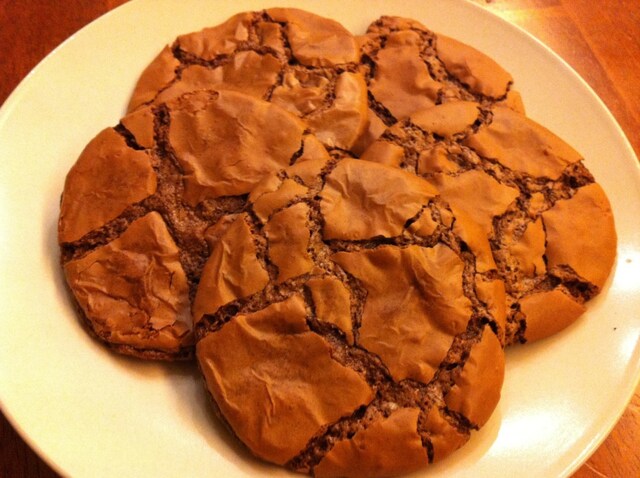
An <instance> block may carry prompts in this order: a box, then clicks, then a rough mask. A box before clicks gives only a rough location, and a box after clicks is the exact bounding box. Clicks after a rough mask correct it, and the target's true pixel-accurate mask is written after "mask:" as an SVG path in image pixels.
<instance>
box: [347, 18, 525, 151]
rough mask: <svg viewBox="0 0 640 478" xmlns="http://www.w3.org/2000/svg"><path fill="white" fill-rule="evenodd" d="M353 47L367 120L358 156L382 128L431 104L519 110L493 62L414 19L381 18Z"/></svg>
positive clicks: (507, 75) (505, 74) (513, 92)
mask: <svg viewBox="0 0 640 478" xmlns="http://www.w3.org/2000/svg"><path fill="white" fill-rule="evenodd" d="M358 43H359V44H360V49H361V52H362V59H361V62H360V63H361V70H362V71H363V73H364V75H365V78H366V81H367V87H368V94H369V120H370V122H369V126H368V130H367V132H366V133H365V134H364V135H363V136H362V138H361V140H360V141H359V143H358V144H357V145H356V148H355V150H356V152H357V153H358V154H361V153H362V152H363V151H364V150H365V149H366V148H367V147H368V146H369V145H370V144H371V143H372V142H373V141H375V139H377V138H378V137H379V136H380V135H381V134H382V133H383V132H384V130H385V129H386V128H387V127H389V126H391V125H393V124H395V123H396V122H397V121H401V120H403V119H406V118H408V117H409V116H411V114H413V113H415V112H417V111H419V110H422V109H425V108H429V107H431V106H435V105H436V104H441V103H446V102H450V101H458V100H466V101H476V102H478V103H481V104H483V105H485V106H489V105H493V104H498V103H500V104H506V105H509V107H511V108H513V109H515V110H518V111H524V105H523V104H522V100H521V98H520V95H519V93H518V92H517V91H516V90H514V89H513V78H512V77H511V74H510V73H509V72H507V71H506V70H505V69H504V68H502V66H500V65H499V64H498V63H497V62H496V61H495V60H493V59H492V58H490V57H488V56H487V55H485V54H484V53H482V52H480V51H478V50H476V49H475V48H473V47H471V46H469V45H466V44H464V43H462V42H459V41H457V40H454V39H453V38H449V37H447V36H445V35H442V34H439V33H435V32H433V31H431V30H429V29H428V28H427V27H425V26H424V25H422V24H421V23H419V22H417V21H416V20H412V19H408V18H401V17H393V16H382V17H380V18H379V19H378V20H376V21H374V22H373V23H371V25H370V26H369V27H368V29H367V32H366V34H365V35H362V36H360V37H358Z"/></svg>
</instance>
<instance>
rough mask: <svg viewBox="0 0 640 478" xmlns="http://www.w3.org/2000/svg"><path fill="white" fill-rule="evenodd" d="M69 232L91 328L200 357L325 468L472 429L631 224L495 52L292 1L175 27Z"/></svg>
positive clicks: (384, 467)
mask: <svg viewBox="0 0 640 478" xmlns="http://www.w3.org/2000/svg"><path fill="white" fill-rule="evenodd" d="M58 237H59V242H60V247H61V262H62V267H63V269H64V273H65V276H66V279H67V283H68V286H69V289H70V292H71V295H72V297H73V300H74V302H75V303H76V305H77V310H78V314H79V316H80V317H81V319H82V322H83V323H84V324H85V325H86V328H87V330H88V331H89V332H90V333H91V334H93V335H94V336H95V337H96V338H97V339H98V340H99V341H102V342H103V343H105V344H106V345H107V346H108V347H109V348H110V349H111V350H113V351H115V352H119V353H123V354H128V355H133V356H136V357H139V358H141V359H158V360H193V361H195V362H196V363H197V366H198V367H199V370H200V371H201V372H202V376H203V378H204V383H205V385H206V389H207V390H208V393H209V394H210V396H211V398H212V400H211V403H212V406H213V407H214V409H215V410H216V412H217V414H218V416H219V418H220V420H222V421H223V422H224V423H225V424H226V425H227V426H228V428H229V429H230V430H231V432H232V433H233V434H234V435H235V436H236V437H238V438H239V439H240V440H241V441H242V442H243V443H244V444H245V445H246V446H247V447H248V449H249V450H250V451H251V452H252V453H253V454H255V455H256V456H258V457H260V458H262V459H264V460H267V461H269V462H272V463H275V464H278V465H282V466H285V467H286V468H289V469H291V470H294V471H298V472H303V473H308V474H311V475H313V476H392V475H398V474H402V473H406V472H410V471H413V470H417V469H420V468H421V467H424V466H427V465H428V464H429V463H432V462H434V461H437V460H440V459H442V458H443V457H445V456H447V455H449V454H450V453H452V452H453V451H455V450H456V449H458V448H459V447H461V446H462V445H463V444H464V443H465V442H467V441H468V440H469V438H470V436H471V433H472V431H475V430H478V429H479V428H480V427H482V426H483V425H484V424H485V423H486V422H487V420H488V419H489V418H490V416H491V414H492V412H493V410H494V409H495V407H496V405H497V403H498V401H499V398H500V392H501V386H502V382H503V377H504V363H505V359H504V348H505V347H506V346H511V345H513V344H523V343H526V342H531V341H535V340H538V339H542V338H544V337H547V336H549V335H552V334H554V333H556V332H558V331H560V330H562V329H564V328H565V327H566V326H567V325H569V324H570V323H572V322H573V321H575V320H576V319H577V318H578V317H579V316H580V315H581V314H582V313H583V312H584V311H585V303H586V302H587V301H588V300H589V299H591V298H592V297H594V296H595V295H596V294H598V293H599V292H600V291H601V290H602V287H603V285H604V283H605V281H606V279H607V276H608V274H609V272H610V270H611V268H612V265H613V261H614V258H615V249H616V234H615V229H614V224H613V216H612V213H611V208H610V205H609V202H608V200H607V198H606V195H605V193H604V192H603V190H602V188H601V187H600V186H599V185H598V184H597V183H596V182H595V180H594V178H593V176H592V175H591V174H590V173H589V171H588V170H587V168H586V167H585V165H584V164H583V158H582V157H581V156H580V154H579V153H578V152H576V151H575V150H574V149H573V148H572V147H571V146H569V145H568V144H566V143H565V142H564V141H562V140H561V139H560V138H558V137H557V136H556V135H554V134H553V133H552V132H550V131H549V130H547V129H546V128H544V127H543V126H541V125H539V124H537V123H535V122H534V121H532V120H531V119H529V118H527V116H526V115H525V113H524V107H523V103H522V101H521V98H520V95H519V94H518V93H517V91H516V90H515V89H514V88H513V79H512V77H511V75H510V74H509V73H508V72H506V71H505V70H504V69H503V68H502V67H501V66H500V65H498V64H497V63H496V62H495V61H493V60H492V59H491V58H489V57H487V56H486V55H484V54H482V53H481V52H479V51H477V50H475V49H473V48H472V47H470V46H468V45H465V44H462V43H460V42H458V41H456V40H454V39H452V38H448V37H446V36H443V35H438V34H436V33H434V32H432V31H430V30H429V29H427V28H426V27H425V26H423V25H421V24H420V23H418V22H416V21H414V20H410V19H405V18H397V17H382V18H380V19H378V20H376V21H374V22H373V23H372V24H371V25H370V26H369V28H368V30H367V31H366V33H365V34H363V35H361V36H354V35H353V34H352V33H350V32H349V31H347V30H346V29H345V28H343V27H342V26H341V25H340V24H339V23H338V22H336V21H334V20H331V19H327V18H322V17H319V16H317V15H315V14H312V13H308V12H305V11H301V10H296V9H282V8H274V9H269V10H265V11H259V12H245V13H240V14H238V15H235V16H233V17H232V18H230V19H228V20H227V21H226V22H224V23H222V24H220V25H218V26H214V27H211V28H206V29H204V30H202V31H200V32H195V33H190V34H185V35H182V36H179V37H178V38H177V39H176V40H175V41H174V42H173V43H172V44H171V45H168V46H166V47H165V48H164V49H163V50H161V51H160V53H159V54H158V56H157V57H156V58H155V59H154V60H153V61H152V62H151V64H150V65H149V66H148V67H147V68H146V69H145V70H144V72H143V73H142V75H141V76H140V79H139V81H138V83H137V85H136V87H135V90H134V92H133V95H132V96H131V99H130V102H129V107H128V113H127V114H126V116H125V117H123V118H122V119H121V121H120V122H119V123H118V124H117V125H116V126H113V127H108V128H106V129H104V130H103V131H101V132H100V133H98V135H97V136H96V137H95V138H94V139H93V140H91V142H90V143H89V144H88V145H87V146H86V148H85V149H84V151H83V152H82V154H81V155H80V157H79V158H78V160H77V162H76V163H75V165H74V166H73V167H72V169H71V170H70V171H69V173H68V176H67V179H66V182H65V187H64V191H63V194H62V202H61V212H60V220H59V236H58Z"/></svg>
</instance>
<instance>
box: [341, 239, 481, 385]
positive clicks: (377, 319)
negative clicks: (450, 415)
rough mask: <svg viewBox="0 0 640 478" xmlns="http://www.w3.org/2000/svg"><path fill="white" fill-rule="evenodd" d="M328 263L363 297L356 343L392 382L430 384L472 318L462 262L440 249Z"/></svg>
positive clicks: (346, 256) (364, 254) (383, 252)
mask: <svg viewBox="0 0 640 478" xmlns="http://www.w3.org/2000/svg"><path fill="white" fill-rule="evenodd" d="M331 259H332V260H333V261H335V262H336V263H338V264H339V265H340V266H342V267H343V268H344V269H345V270H346V271H347V272H348V273H349V274H351V275H353V276H354V277H356V278H357V279H358V280H359V281H360V282H361V283H362V284H363V286H364V288H365V290H366V291H367V297H368V299H367V302H366V304H365V307H364V311H363V314H362V325H361V326H360V341H359V343H360V344H362V346H364V347H365V348H366V349H367V350H370V351H371V352H373V353H375V354H377V355H379V356H380V357H381V358H382V360H383V361H384V362H385V364H386V365H387V367H389V370H390V372H391V375H392V376H393V379H394V380H396V381H398V382H399V381H401V380H404V379H407V378H410V379H413V380H418V381H421V382H423V383H429V381H431V379H432V378H433V374H434V373H435V371H436V370H437V369H438V366H439V364H440V363H441V362H442V360H443V359H444V357H445V355H446V354H447V351H448V349H449V347H450V345H451V342H452V340H453V338H454V337H455V336H456V335H458V334H460V333H461V332H463V331H464V330H465V328H466V325H467V322H468V320H469V316H470V315H471V303H470V301H469V299H468V298H467V297H466V296H465V295H464V293H463V289H462V280H461V277H462V275H463V268H464V265H463V263H462V261H461V260H460V259H459V258H458V256H457V255H456V254H454V253H453V252H452V251H451V249H449V248H448V247H446V246H444V245H437V246H435V247H433V248H430V249H426V250H424V249H422V248H419V247H416V246H409V247H407V248H403V249H398V248H394V247H380V248H377V249H375V250H371V251H361V252H338V253H337V254H335V255H333V256H332V258H331Z"/></svg>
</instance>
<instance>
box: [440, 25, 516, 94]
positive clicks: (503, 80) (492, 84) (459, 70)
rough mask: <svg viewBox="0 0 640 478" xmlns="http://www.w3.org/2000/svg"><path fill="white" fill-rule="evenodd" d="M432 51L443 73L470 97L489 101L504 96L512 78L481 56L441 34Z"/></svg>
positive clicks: (495, 64)
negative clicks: (449, 75) (471, 93)
mask: <svg viewBox="0 0 640 478" xmlns="http://www.w3.org/2000/svg"><path fill="white" fill-rule="evenodd" d="M436 50H437V54H438V58H440V60H442V62H443V63H444V66H445V67H446V69H447V71H448V72H449V73H450V74H452V75H453V76H455V77H456V78H457V79H458V81H460V82H461V83H463V84H464V85H467V86H468V87H469V88H470V89H471V91H473V92H474V93H479V94H481V95H484V96H489V97H492V98H501V97H503V96H505V95H506V94H507V91H508V87H509V85H510V84H511V83H512V82H513V78H512V77H511V75H510V74H509V73H508V72H507V71H506V70H505V69H504V68H502V67H501V66H500V65H499V64H498V63H497V62H496V61H495V60H493V59H492V58H490V57H488V56H487V55H485V54H484V53H482V52H480V51H478V50H476V49H475V48H473V47H471V46H469V45H466V44H464V43H462V42H459V41H458V40H454V39H453V38H449V37H447V36H445V35H441V34H438V38H437V40H436Z"/></svg>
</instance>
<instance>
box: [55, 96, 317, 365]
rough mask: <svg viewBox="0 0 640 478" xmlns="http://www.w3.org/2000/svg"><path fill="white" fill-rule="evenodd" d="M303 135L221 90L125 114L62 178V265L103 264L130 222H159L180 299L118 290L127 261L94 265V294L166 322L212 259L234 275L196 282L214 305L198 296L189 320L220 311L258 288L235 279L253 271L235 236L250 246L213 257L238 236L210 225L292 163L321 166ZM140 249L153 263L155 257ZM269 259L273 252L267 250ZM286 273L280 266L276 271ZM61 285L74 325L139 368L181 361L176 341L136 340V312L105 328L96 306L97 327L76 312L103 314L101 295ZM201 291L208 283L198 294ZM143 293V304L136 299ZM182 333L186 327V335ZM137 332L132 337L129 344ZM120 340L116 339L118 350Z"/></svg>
mask: <svg viewBox="0 0 640 478" xmlns="http://www.w3.org/2000/svg"><path fill="white" fill-rule="evenodd" d="M304 129H305V127H304V125H303V124H302V122H301V121H300V120H299V119H298V118H296V117H295V116H293V115H291V114H289V113H288V112H286V111H284V110H283V109H282V108H279V107H278V106H276V105H274V104H272V103H268V102H266V101H263V100H258V99H255V98H253V97H251V96H248V95H244V94H241V93H237V92H234V91H230V90H225V91H220V92H219V91H212V90H206V91H205V90H200V91H197V92H191V93H187V94H186V95H183V96H181V97H179V98H176V99H173V100H171V101H169V102H167V103H163V104H161V105H158V106H154V107H145V108H140V109H138V110H136V111H134V112H133V113H130V114H129V115H127V116H126V117H125V118H123V119H122V121H121V123H120V124H119V125H118V126H116V127H115V128H108V129H105V130H104V131H103V132H101V133H100V134H99V135H98V136H97V137H96V138H95V139H94V140H92V141H91V143H90V144H89V145H88V146H87V147H86V148H85V150H84V152H83V153H82V155H81V156H80V158H79V159H78V161H77V163H76V165H74V167H73V168H72V169H71V171H70V172H69V175H68V178H67V181H66V184H65V190H64V192H63V200H62V207H61V215H60V220H59V225H60V246H61V252H62V264H63V266H64V267H68V268H73V267H74V266H73V264H76V263H84V262H85V261H86V260H89V259H87V258H94V257H96V256H95V255H96V254H98V253H99V254H107V252H105V251H110V250H111V248H112V247H114V246H113V245H114V244H115V245H117V244H119V243H118V242H117V241H118V240H119V239H121V238H122V237H123V235H124V234H126V231H128V229H129V228H130V227H131V226H132V224H136V221H138V220H140V218H142V217H145V216H148V215H150V214H152V215H151V217H155V216H156V215H157V216H158V217H160V219H159V221H160V222H161V223H162V224H163V225H164V228H165V229H164V233H163V234H164V235H167V236H168V237H170V238H171V240H172V241H173V242H174V244H175V247H176V248H177V251H178V252H177V253H176V254H177V255H176V258H177V260H178V265H179V266H180V268H181V271H182V272H181V274H182V275H183V276H185V277H186V279H185V280H186V281H187V292H186V299H185V298H184V297H182V295H178V292H177V290H176V289H175V288H173V289H172V288H169V289H167V294H168V296H167V297H164V298H163V300H162V301H161V300H157V294H158V293H157V292H154V291H153V290H149V289H145V288H144V286H142V285H141V286H140V287H138V285H135V287H134V286H133V285H132V287H131V288H130V289H122V287H121V286H120V285H118V284H120V281H121V278H122V274H123V273H124V272H123V271H120V270H118V265H119V264H120V265H121V266H122V267H123V268H126V267H129V266H128V265H127V263H126V261H124V260H122V261H120V262H118V261H115V262H114V261H112V260H111V259H109V260H107V259H105V258H101V259H100V260H101V261H103V262H105V263H106V262H108V266H105V267H103V268H102V269H100V277H99V278H92V279H91V280H95V281H99V282H100V284H101V287H102V289H104V290H105V291H108V290H110V288H112V287H115V288H116V289H118V292H117V293H116V296H117V297H118V301H121V302H122V304H120V305H122V307H124V305H125V304H126V303H127V302H126V298H125V297H124V296H122V295H123V294H125V292H126V291H129V292H130V293H131V294H137V295H136V296H135V297H132V298H131V299H130V301H131V304H133V305H131V307H133V308H134V309H135V308H137V307H142V308H143V309H144V311H145V312H144V313H145V314H147V315H148V316H149V317H150V318H149V321H150V323H151V322H153V321H159V320H161V319H159V317H164V316H166V313H165V312H164V307H165V302H166V303H167V304H171V303H182V301H184V300H186V301H187V310H188V309H189V307H190V306H191V300H193V299H194V298H195V297H196V295H197V294H196V287H197V285H198V283H199V281H200V276H201V274H202V270H203V267H204V263H205V261H206V259H207V257H209V256H210V255H211V251H214V250H215V251H216V252H215V253H214V254H213V255H214V256H215V257H217V258H218V259H219V260H220V261H222V262H224V263H225V267H226V266H227V265H228V264H227V262H229V261H230V262H231V267H232V268H233V267H236V266H238V269H237V270H236V269H232V270H230V271H229V273H228V275H227V276H226V277H224V278H222V279H220V280H218V279H210V278H208V279H207V280H211V283H210V284H209V287H210V289H215V294H218V295H215V294H213V295H212V297H210V298H209V300H211V301H212V302H211V304H208V303H207V302H206V301H204V302H203V301H202V300H200V299H199V300H198V304H197V307H196V309H197V312H198V313H199V314H200V315H202V314H205V313H208V312H211V310H210V309H209V307H211V308H213V310H214V311H215V309H217V307H218V305H219V304H218V302H220V301H222V302H224V303H226V300H227V299H229V298H231V300H233V299H237V298H239V297H243V296H244V295H247V294H251V293H252V292H254V291H255V290H258V289H260V288H261V287H263V285H264V284H263V282H264V281H262V282H261V276H260V273H259V272H256V273H254V274H253V275H252V276H251V277H246V276H245V275H243V274H245V273H243V272H242V271H243V269H242V268H243V267H245V268H246V269H247V270H248V269H255V270H256V271H258V265H257V264H254V263H250V264H247V263H246V260H247V257H252V258H253V260H254V261H255V260H256V258H255V253H253V252H254V251H255V245H252V242H251V240H252V239H251V237H248V236H245V237H248V238H249V242H248V243H246V244H244V243H242V241H241V240H240V243H239V244H244V246H246V247H248V248H250V247H254V249H252V250H251V252H252V253H251V254H249V255H246V254H245V255H242V254H239V255H236V256H233V255H229V254H227V253H226V251H220V250H217V249H216V244H217V242H218V241H219V240H220V238H221V237H223V236H225V234H231V233H232V232H235V233H238V226H237V225H236V227H232V221H229V220H220V219H221V217H222V216H223V215H225V214H237V213H238V212H239V211H240V209H241V207H242V206H243V204H244V203H245V200H246V195H247V193H249V191H250V190H251V189H252V188H253V187H254V185H256V184H257V183H258V182H259V181H260V180H262V178H263V177H264V176H266V175H268V174H270V173H273V172H278V171H280V170H281V169H283V168H285V167H288V166H289V165H290V164H292V163H293V162H295V161H296V160H297V159H299V160H302V161H303V162H304V166H302V165H301V166H299V167H298V171H299V172H300V174H301V175H303V176H311V175H313V173H312V171H315V168H317V167H318V163H319V162H323V161H324V162H327V161H329V160H330V157H329V155H328V153H327V152H326V150H324V147H323V146H322V145H321V143H319V141H318V140H317V139H314V138H311V137H310V136H309V135H308V134H306V133H304ZM274 141H275V143H274ZM320 167H321V166H320ZM292 183H293V184H294V185H295V186H296V187H297V189H298V193H300V191H299V190H300V189H302V193H304V191H306V188H305V187H303V186H301V185H300V184H298V183H297V182H293V181H292ZM265 207H266V206H265ZM274 207H278V206H277V205H276V206H274ZM267 209H268V207H267ZM268 214H271V212H269V213H268ZM238 224H239V223H238ZM214 225H215V227H214ZM154 229H157V228H154ZM245 232H246V231H245ZM247 234H249V233H247ZM156 235H157V234H156ZM124 237H127V236H124ZM242 238H243V237H242V234H240V239H242ZM141 247H142V246H141ZM149 247H150V254H153V251H154V250H155V249H154V248H153V246H151V245H150V246H149ZM301 247H302V246H301ZM99 251H102V252H99ZM236 251H237V249H236ZM142 252H143V251H139V253H142ZM273 252H275V253H277V248H276V249H274V251H273ZM109 254H111V255H112V253H111V252H109ZM281 255H282V256H283V257H284V254H281ZM129 256H131V254H129ZM109 257H111V256H110V255H109ZM131 257H133V256H131ZM131 260H133V259H131ZM225 261H226V262H225ZM234 261H235V262H234ZM281 262H282V260H281ZM286 266H287V264H285V263H284V262H283V270H284V269H285V268H286ZM176 267H177V266H176ZM263 273H264V274H265V275H266V272H264V271H263ZM176 281H178V276H176ZM68 282H69V286H70V289H71V292H72V293H73V294H74V296H75V298H76V300H77V301H79V302H81V305H82V304H84V305H83V306H82V309H83V311H82V312H81V314H80V315H81V316H82V315H86V316H87V318H86V321H87V323H88V324H90V327H91V328H92V330H94V332H95V335H96V336H97V337H98V338H99V339H100V340H102V341H104V342H106V343H107V344H110V345H111V346H112V347H113V348H114V349H115V350H117V351H120V352H122V353H126V354H131V355H135V356H139V357H142V358H150V359H156V358H162V359H171V358H185V357H189V356H191V355H192V352H193V343H192V341H183V342H180V346H179V347H178V346H174V345H167V344H166V343H164V342H163V343H162V344H156V343H152V342H151V341H149V339H148V337H147V336H148V335H150V334H156V335H159V336H162V334H165V333H166V331H164V332H161V333H156V331H155V330H154V329H153V327H151V326H149V327H150V332H149V331H146V330H145V329H144V327H142V326H141V325H140V324H141V320H142V319H139V318H138V315H140V314H138V315H136V314H137V313H133V312H132V313H131V320H130V323H127V321H126V314H125V313H124V312H123V313H120V312H119V311H120V309H119V308H118V307H119V306H118V307H117V306H114V314H115V315H114V317H113V318H110V317H108V310H107V307H106V306H105V307H103V308H102V309H101V311H100V314H101V315H100V316H99V317H98V318H97V319H96V318H95V317H96V316H95V314H94V313H93V312H90V311H87V310H86V309H87V307H89V306H88V305H86V304H89V303H93V302H95V301H97V300H99V301H101V303H104V304H106V303H107V302H108V301H107V300H106V299H104V298H103V297H102V296H104V295H108V293H107V292H104V291H100V290H97V289H96V290H88V289H86V288H85V287H84V285H83V284H82V281H78V280H75V279H73V278H71V277H69V280H68ZM176 283H178V282H176ZM206 284H207V281H205V283H204V284H203V289H206V287H207V285H206ZM256 284H257V285H256ZM120 289H122V290H120ZM182 292H183V291H182V290H181V291H180V294H182ZM118 294H120V295H118ZM144 294H148V295H149V297H148V298H146V299H145V298H144ZM153 294H156V295H153ZM221 297H222V298H221ZM114 300H115V299H114ZM145 301H146V302H145ZM172 301H173V302H172ZM116 302H117V301H116ZM142 303H143V305H139V304H142ZM136 304H138V305H136ZM216 304H218V305H216ZM85 305H86V307H85ZM116 305H118V304H116ZM122 307H121V308H122ZM124 308H125V309H126V307H124ZM123 310H124V309H123ZM92 314H93V315H92ZM140 317H142V315H140ZM144 320H146V319H144ZM162 320H164V319H162ZM97 321H102V322H108V323H110V325H109V327H110V329H109V331H108V332H107V331H105V330H106V329H104V330H103V329H102V328H101V327H102V325H101V324H98V325H96V323H97ZM109 321H111V322H109ZM190 324H191V320H189V326H188V329H189V331H188V332H190V329H191V325H190ZM136 333H139V334H140V337H138V338H136V337H134V335H135V334H136ZM181 333H182V331H181ZM185 333H186V332H185ZM120 335H122V336H124V337H126V343H123V339H121V338H120Z"/></svg>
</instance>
